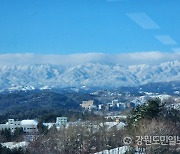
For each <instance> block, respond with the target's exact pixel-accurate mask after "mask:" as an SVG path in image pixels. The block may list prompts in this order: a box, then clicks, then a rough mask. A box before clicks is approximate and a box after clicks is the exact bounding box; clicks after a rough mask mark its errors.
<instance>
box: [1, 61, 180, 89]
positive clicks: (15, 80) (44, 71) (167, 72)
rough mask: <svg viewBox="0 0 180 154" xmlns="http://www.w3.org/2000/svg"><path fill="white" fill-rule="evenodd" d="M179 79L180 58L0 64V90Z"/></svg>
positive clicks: (112, 85)
mask: <svg viewBox="0 0 180 154" xmlns="http://www.w3.org/2000/svg"><path fill="white" fill-rule="evenodd" d="M179 80H180V61H172V62H166V63H161V64H159V65H149V64H143V65H130V66H123V65H119V64H114V65H113V64H110V65H109V64H100V63H95V64H94V63H88V64H79V65H75V66H61V65H52V64H34V65H3V66H0V89H1V91H3V90H5V89H6V90H7V89H8V90H12V91H13V90H34V89H51V88H66V87H77V88H79V87H82V86H85V87H111V88H112V87H114V88H117V87H136V86H139V85H143V84H147V83H156V82H170V81H179Z"/></svg>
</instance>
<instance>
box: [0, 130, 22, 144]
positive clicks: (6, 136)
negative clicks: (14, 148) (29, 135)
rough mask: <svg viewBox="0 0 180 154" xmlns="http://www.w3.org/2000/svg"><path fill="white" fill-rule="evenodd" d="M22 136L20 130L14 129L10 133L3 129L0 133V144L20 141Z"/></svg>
mask: <svg viewBox="0 0 180 154" xmlns="http://www.w3.org/2000/svg"><path fill="white" fill-rule="evenodd" d="M23 134H24V132H23V130H22V128H16V129H15V131H14V132H13V133H12V132H11V130H10V129H3V130H1V131H0V143H3V142H13V141H16V142H18V141H22V139H23Z"/></svg>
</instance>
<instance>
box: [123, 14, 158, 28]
mask: <svg viewBox="0 0 180 154" xmlns="http://www.w3.org/2000/svg"><path fill="white" fill-rule="evenodd" d="M127 16H128V17H129V18H130V19H131V20H133V21H134V22H135V23H136V24H138V25H139V26H140V27H142V28H143V29H159V26H158V24H157V23H156V22H155V21H153V20H152V19H151V18H150V17H149V16H148V15H147V14H146V13H128V14H127Z"/></svg>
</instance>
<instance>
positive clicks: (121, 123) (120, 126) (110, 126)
mask: <svg viewBox="0 0 180 154" xmlns="http://www.w3.org/2000/svg"><path fill="white" fill-rule="evenodd" d="M104 125H105V126H106V127H107V129H111V128H112V127H114V126H116V127H117V129H122V128H124V126H125V123H123V122H105V123H104ZM100 126H103V124H102V123H101V124H100Z"/></svg>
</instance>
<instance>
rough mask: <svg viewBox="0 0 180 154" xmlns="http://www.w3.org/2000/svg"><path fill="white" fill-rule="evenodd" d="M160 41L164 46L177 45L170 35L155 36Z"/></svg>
mask: <svg viewBox="0 0 180 154" xmlns="http://www.w3.org/2000/svg"><path fill="white" fill-rule="evenodd" d="M154 37H155V38H156V39H157V40H158V41H160V42H161V43H163V44H164V45H176V44H177V42H176V41H175V40H174V39H173V38H172V37H171V36H169V35H155V36H154Z"/></svg>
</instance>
